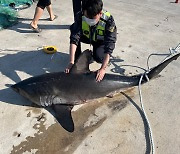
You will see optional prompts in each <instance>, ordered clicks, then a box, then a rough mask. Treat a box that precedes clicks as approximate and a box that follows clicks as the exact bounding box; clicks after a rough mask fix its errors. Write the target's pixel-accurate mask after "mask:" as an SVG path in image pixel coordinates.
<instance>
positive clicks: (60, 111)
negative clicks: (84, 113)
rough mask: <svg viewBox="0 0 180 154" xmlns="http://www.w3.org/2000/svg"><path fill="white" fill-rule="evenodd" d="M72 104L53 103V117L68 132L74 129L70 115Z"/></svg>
mask: <svg viewBox="0 0 180 154" xmlns="http://www.w3.org/2000/svg"><path fill="white" fill-rule="evenodd" d="M72 108H73V106H69V105H59V104H58V105H57V104H56V105H53V110H54V111H55V117H56V119H57V121H58V122H59V123H60V125H61V126H62V127H63V128H64V129H65V130H67V131H68V132H73V131H74V122H73V119H72V116H71V109H72Z"/></svg>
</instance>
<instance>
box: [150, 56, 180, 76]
mask: <svg viewBox="0 0 180 154" xmlns="http://www.w3.org/2000/svg"><path fill="white" fill-rule="evenodd" d="M179 56H180V53H177V54H175V55H173V56H171V57H170V58H168V59H166V60H164V61H163V62H162V63H160V64H159V65H157V66H155V67H153V68H152V69H151V70H150V71H149V72H148V73H147V76H148V78H149V79H152V78H153V77H155V76H157V75H158V74H159V73H160V72H161V71H162V70H163V69H164V68H165V67H166V66H167V65H168V64H169V63H170V62H172V61H173V60H176V59H177V58H178V57H179Z"/></svg>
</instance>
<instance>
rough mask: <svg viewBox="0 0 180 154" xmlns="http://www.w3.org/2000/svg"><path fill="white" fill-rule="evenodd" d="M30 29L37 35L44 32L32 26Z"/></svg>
mask: <svg viewBox="0 0 180 154" xmlns="http://www.w3.org/2000/svg"><path fill="white" fill-rule="evenodd" d="M30 28H31V29H32V31H33V32H35V33H40V32H41V31H42V30H41V29H40V28H39V27H37V28H34V27H33V26H32V25H30Z"/></svg>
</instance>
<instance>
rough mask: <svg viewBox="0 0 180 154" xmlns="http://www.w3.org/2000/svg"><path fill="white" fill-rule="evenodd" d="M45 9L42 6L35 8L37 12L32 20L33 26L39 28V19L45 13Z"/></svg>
mask: <svg viewBox="0 0 180 154" xmlns="http://www.w3.org/2000/svg"><path fill="white" fill-rule="evenodd" d="M43 11H44V10H43V9H42V8H40V7H36V10H35V14H34V18H33V20H32V22H31V26H32V27H34V28H37V27H38V25H37V24H38V21H39V19H40V18H41V16H42V14H43Z"/></svg>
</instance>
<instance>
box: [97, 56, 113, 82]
mask: <svg viewBox="0 0 180 154" xmlns="http://www.w3.org/2000/svg"><path fill="white" fill-rule="evenodd" d="M109 59H110V55H109V54H108V53H106V54H104V60H103V63H102V65H101V68H100V69H99V70H98V71H97V75H96V81H98V82H100V81H101V80H102V79H103V78H104V75H105V73H106V67H107V65H108V63H109Z"/></svg>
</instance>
